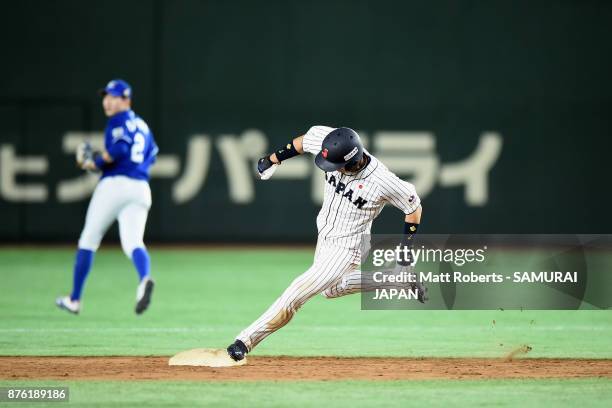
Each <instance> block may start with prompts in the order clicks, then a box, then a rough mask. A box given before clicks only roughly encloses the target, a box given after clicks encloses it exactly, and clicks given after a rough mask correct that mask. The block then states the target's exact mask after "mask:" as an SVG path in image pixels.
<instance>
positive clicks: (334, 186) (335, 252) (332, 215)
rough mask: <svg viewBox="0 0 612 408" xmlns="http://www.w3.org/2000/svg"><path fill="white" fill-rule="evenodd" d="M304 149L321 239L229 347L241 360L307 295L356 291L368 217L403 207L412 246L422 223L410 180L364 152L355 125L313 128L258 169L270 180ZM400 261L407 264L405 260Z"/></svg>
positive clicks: (406, 240)
mask: <svg viewBox="0 0 612 408" xmlns="http://www.w3.org/2000/svg"><path fill="white" fill-rule="evenodd" d="M304 152H308V153H311V154H313V155H315V163H316V165H317V166H318V167H319V168H320V169H321V170H323V171H324V172H325V181H326V183H325V193H324V200H323V206H322V207H321V210H320V211H319V215H318V216H317V229H318V231H319V233H318V240H317V247H316V251H315V256H314V263H313V264H312V266H311V267H310V268H309V269H308V270H307V271H306V272H304V273H303V274H302V275H300V276H298V277H297V278H296V279H295V280H294V281H293V282H292V283H291V285H289V287H288V288H287V289H286V290H285V291H284V292H283V294H282V295H281V296H280V297H279V298H278V299H277V300H276V301H275V302H274V303H273V304H272V306H270V307H269V308H268V310H266V311H265V312H264V313H263V314H262V315H261V316H260V317H259V319H257V320H255V322H253V323H252V324H251V325H250V326H249V327H247V328H246V329H244V330H243V331H242V332H240V334H238V336H237V337H236V340H235V341H234V343H232V344H231V345H230V346H229V347H228V348H227V352H228V354H229V356H230V357H231V358H232V359H234V360H236V361H239V360H242V359H243V358H244V357H245V355H246V354H247V353H249V352H250V351H251V350H253V348H254V347H256V346H257V345H258V344H259V343H260V342H261V341H262V340H263V339H265V338H266V337H267V336H269V335H270V334H272V333H274V332H275V331H276V330H278V329H280V328H281V327H283V326H284V325H286V324H287V323H288V322H289V321H290V320H291V318H292V317H293V315H294V314H295V312H297V310H298V309H299V308H300V307H301V306H302V305H304V303H306V302H307V301H308V300H309V299H310V298H312V297H313V296H315V295H317V294H319V293H320V294H322V295H323V296H325V297H327V298H336V297H340V296H344V295H348V294H352V293H357V292H361V291H363V290H367V289H368V288H366V287H362V281H361V272H360V271H359V270H358V267H359V263H360V261H361V259H360V257H361V253H360V244H361V237H362V235H363V234H369V233H370V229H371V226H372V221H373V220H374V219H375V218H376V217H377V216H378V215H379V214H380V212H381V211H382V209H383V207H384V205H385V204H386V203H390V204H392V205H394V206H395V207H397V208H399V209H400V210H402V211H403V212H404V214H405V215H406V216H405V225H404V235H403V240H402V244H404V245H409V243H410V240H411V239H412V237H413V235H414V234H415V233H416V232H417V229H418V227H419V223H420V221H421V211H422V210H421V203H420V199H419V197H418V195H417V193H416V191H415V188H414V186H413V185H412V184H410V183H407V182H405V181H403V180H401V179H400V178H398V177H397V176H396V175H395V174H393V173H392V172H391V171H389V169H387V167H385V166H384V165H383V164H382V163H381V162H380V161H378V160H377V159H376V158H375V157H374V156H372V155H371V154H370V153H369V152H367V151H366V150H364V148H363V146H362V144H361V141H360V140H359V135H358V134H357V133H356V132H355V131H354V130H352V129H349V128H345V127H341V128H336V129H335V128H331V127H327V126H314V127H311V128H310V129H309V130H308V132H307V133H306V134H305V135H303V136H299V137H297V138H295V139H293V141H292V142H290V143H288V144H287V145H286V146H285V147H283V148H281V149H279V150H277V151H276V152H275V153H272V154H271V155H270V156H266V157H263V158H261V159H260V160H259V161H258V164H257V171H258V172H259V175H260V177H261V179H262V180H267V179H269V178H270V177H271V176H272V174H273V173H274V172H275V171H276V169H277V168H278V166H279V165H280V164H281V163H282V162H283V161H285V160H287V159H290V158H292V157H294V156H297V155H300V154H303V153H304ZM398 263H400V266H401V267H405V268H408V267H409V265H410V262H409V261H404V262H403V263H401V262H398ZM415 286H416V289H417V290H418V297H419V301H421V302H424V301H425V300H427V298H426V297H425V296H426V295H425V288H423V287H422V286H421V285H420V284H416V285H415Z"/></svg>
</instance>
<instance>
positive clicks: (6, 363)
mask: <svg viewBox="0 0 612 408" xmlns="http://www.w3.org/2000/svg"><path fill="white" fill-rule="evenodd" d="M583 377H608V378H612V360H603V359H536V358H524V359H515V360H510V361H508V360H505V359H486V358H382V357H381V358H359V357H355V358H346V357H285V356H280V357H265V356H254V357H249V359H248V364H247V365H245V366H241V367H229V368H207V367H181V366H172V367H171V366H168V357H30V356H28V357H26V356H23V357H0V379H4V380H31V379H37V380H39V379H40V380H43V379H44V380H192V381H198V380H202V381H257V380H260V381H266V380H273V381H278V380H291V381H294V380H424V379H494V378H500V379H501V378H517V379H518V378H522V379H533V378H583Z"/></svg>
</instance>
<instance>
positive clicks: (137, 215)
mask: <svg viewBox="0 0 612 408" xmlns="http://www.w3.org/2000/svg"><path fill="white" fill-rule="evenodd" d="M100 93H101V95H102V96H103V99H102V107H103V109H104V113H105V114H106V116H107V117H108V118H109V119H108V125H107V126H106V130H105V132H104V147H105V151H103V152H102V153H97V152H93V151H92V150H91V147H90V146H89V144H88V143H84V144H82V145H81V146H79V148H78V149H77V164H78V166H79V167H80V168H81V169H83V170H87V171H101V172H102V176H101V178H100V181H99V182H98V185H97V186H96V189H95V191H94V193H93V196H92V197H91V201H90V202H89V208H88V209H87V216H86V218H85V227H84V228H83V231H82V232H81V237H80V239H79V247H78V251H77V253H76V261H75V264H74V280H73V286H72V293H71V294H70V296H63V297H59V298H57V300H56V304H57V306H58V307H60V308H61V309H64V310H67V311H68V312H70V313H74V314H78V313H79V311H80V309H81V293H82V290H83V284H84V283H85V279H86V278H87V275H88V273H89V270H90V269H91V266H92V263H93V257H94V252H96V250H97V249H98V247H99V246H100V241H101V240H102V237H103V236H104V234H105V233H106V231H107V230H108V228H109V227H110V225H111V224H112V223H113V222H114V221H115V220H117V221H118V222H119V235H120V237H121V247H122V248H123V252H124V253H125V255H126V256H127V257H128V258H130V259H131V260H132V262H133V263H134V266H135V268H136V271H137V272H138V277H139V281H140V283H139V285H138V289H137V292H136V313H137V314H141V313H142V312H144V311H145V310H146V309H147V307H148V306H149V303H150V301H151V293H152V292H153V280H152V279H151V277H150V260H149V254H148V253H147V249H146V248H145V246H144V243H143V240H142V239H143V235H144V230H145V224H146V222H147V214H148V212H149V208H150V207H151V190H150V189H149V183H148V180H149V167H151V165H152V164H153V163H154V162H155V157H156V155H157V152H158V148H157V145H156V144H155V140H154V139H153V134H152V133H151V131H150V130H149V127H148V126H147V124H146V123H145V121H144V120H142V118H140V117H139V116H138V115H136V113H134V111H133V110H132V109H131V101H132V88H131V87H130V85H129V84H128V83H127V82H125V81H123V80H121V79H116V80H112V81H110V82H109V83H108V84H107V85H106V87H105V88H104V89H102V90H100Z"/></svg>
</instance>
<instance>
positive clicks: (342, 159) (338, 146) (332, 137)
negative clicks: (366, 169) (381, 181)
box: [315, 127, 363, 172]
mask: <svg viewBox="0 0 612 408" xmlns="http://www.w3.org/2000/svg"><path fill="white" fill-rule="evenodd" d="M362 157H363V145H362V144H361V140H359V135H358V134H357V132H355V131H354V130H353V129H350V128H347V127H341V128H338V129H334V130H332V131H331V132H329V134H328V135H327V136H325V139H323V144H322V146H321V151H320V152H319V154H317V156H316V157H315V164H316V165H317V166H319V168H320V169H321V170H323V171H326V172H327V171H336V170H340V169H341V168H343V167H345V166H348V167H351V166H353V165H355V164H357V163H358V162H359V161H360V160H361V158H362Z"/></svg>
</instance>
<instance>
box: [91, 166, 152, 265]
mask: <svg viewBox="0 0 612 408" xmlns="http://www.w3.org/2000/svg"><path fill="white" fill-rule="evenodd" d="M149 208H151V189H150V188H149V183H148V182H147V181H145V180H136V179H132V178H129V177H125V176H113V177H105V178H103V179H102V180H100V182H99V183H98V185H97V186H96V189H95V191H94V193H93V196H92V197H91V201H90V202H89V208H88V209H87V216H86V217H85V226H84V227H83V231H82V232H81V238H80V239H79V248H82V249H89V250H91V251H96V250H97V249H98V247H99V246H100V242H101V241H102V238H103V237H104V234H105V233H106V231H107V230H108V228H109V227H110V226H111V224H112V223H113V222H114V221H115V220H117V221H118V222H119V236H120V238H121V247H122V248H123V252H125V254H126V255H127V256H128V258H131V257H132V252H133V251H134V249H136V248H144V242H143V236H144V231H145V225H146V223H147V215H148V213H149Z"/></svg>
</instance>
